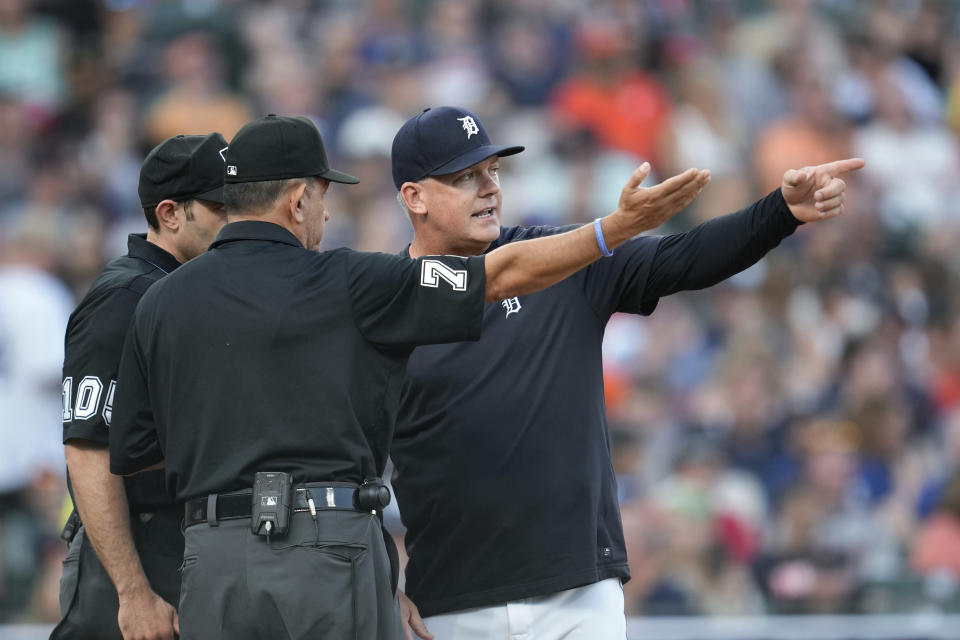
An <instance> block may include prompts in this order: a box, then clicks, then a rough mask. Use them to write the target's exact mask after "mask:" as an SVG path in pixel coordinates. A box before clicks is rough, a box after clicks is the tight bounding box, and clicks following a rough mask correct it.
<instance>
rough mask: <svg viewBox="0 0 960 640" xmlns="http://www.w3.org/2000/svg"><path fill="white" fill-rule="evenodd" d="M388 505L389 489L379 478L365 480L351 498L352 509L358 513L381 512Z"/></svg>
mask: <svg viewBox="0 0 960 640" xmlns="http://www.w3.org/2000/svg"><path fill="white" fill-rule="evenodd" d="M388 504H390V489H387V487H386V486H385V485H384V484H383V481H381V480H380V478H367V479H366V480H364V481H363V484H362V485H360V487H359V488H358V489H357V492H356V493H355V494H354V497H353V508H354V509H357V510H358V511H383V510H384V509H385V508H386V506H387V505H388Z"/></svg>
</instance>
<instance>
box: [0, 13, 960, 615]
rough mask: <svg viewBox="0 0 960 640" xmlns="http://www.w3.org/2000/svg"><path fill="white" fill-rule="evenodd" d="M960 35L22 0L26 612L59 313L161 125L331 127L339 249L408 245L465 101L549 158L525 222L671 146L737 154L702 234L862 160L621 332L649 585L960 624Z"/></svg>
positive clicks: (9, 491)
mask: <svg viewBox="0 0 960 640" xmlns="http://www.w3.org/2000/svg"><path fill="white" fill-rule="evenodd" d="M958 24H960V3H956V2H937V1H931V0H915V1H911V2H880V3H878V2H871V1H869V0H851V1H848V2H835V1H814V0H770V1H765V2H731V1H722V2H721V1H718V2H688V1H680V2H678V1H673V0H670V1H667V0H650V1H647V2H628V1H623V0H596V1H591V2H587V3H584V2H574V1H571V0H509V1H508V0H469V1H468V2H458V1H455V0H364V1H363V2H345V1H342V0H341V1H338V2H317V1H308V0H292V1H287V2H269V3H258V2H253V1H252V0H204V1H202V2H193V1H190V0H169V1H165V2H133V1H130V0H105V1H102V2H100V1H95V0H77V1H76V2H69V3H64V2H57V1H55V0H0V264H2V265H3V266H2V267H0V272H2V274H3V275H0V283H2V284H0V325H2V326H0V336H7V338H6V340H3V339H2V338H0V362H6V363H8V364H7V365H6V366H7V369H5V370H2V371H0V381H2V384H0V413H2V415H6V416H11V415H16V416H21V415H23V414H24V411H26V410H25V409H22V408H20V407H21V406H22V403H24V402H34V400H30V398H35V402H36V403H38V406H40V405H41V404H46V405H47V409H42V408H41V409H36V410H33V411H32V412H29V413H28V415H27V417H26V418H22V419H21V418H19V417H18V418H16V419H14V420H13V422H12V423H11V421H10V420H7V421H0V432H3V434H4V439H3V446H0V452H2V453H0V456H6V457H7V458H9V461H8V464H7V465H6V466H5V467H4V468H3V469H2V470H0V476H2V477H5V478H7V480H6V481H4V482H0V485H2V486H0V489H2V491H3V492H4V493H3V497H0V590H2V591H0V603H2V604H0V609H2V612H0V616H2V617H3V619H5V620H11V619H22V620H42V619H44V618H45V617H49V616H50V615H54V616H55V608H56V602H55V600H56V588H55V587H56V584H55V583H56V571H57V567H59V561H58V560H57V554H58V553H62V547H61V546H60V545H59V544H58V543H56V542H55V541H54V540H55V539H54V537H53V536H54V535H55V533H56V531H55V526H54V524H53V522H54V521H55V520H56V517H55V515H54V512H55V511H56V509H55V508H54V507H55V506H58V505H59V502H60V500H61V499H62V496H63V495H64V486H63V479H62V468H63V463H62V450H60V448H59V442H60V439H59V426H58V423H56V419H55V414H54V415H53V422H46V423H44V424H45V425H46V426H37V427H26V426H25V425H26V423H24V422H23V420H25V419H33V420H39V415H40V414H39V412H40V411H46V412H47V415H48V416H49V415H50V412H51V411H55V410H56V405H55V404H53V403H55V402H56V393H57V387H56V382H57V378H58V377H59V376H58V374H57V371H58V370H59V366H60V363H59V361H58V360H57V359H58V358H59V357H60V356H58V355H56V353H55V352H56V350H57V349H59V348H60V347H61V345H62V338H63V335H62V330H61V331H60V333H59V334H57V331H55V330H54V329H53V328H52V326H53V325H54V324H57V323H61V322H65V315H64V314H65V313H66V311H65V310H64V309H67V310H68V309H69V307H70V298H71V297H72V298H73V299H75V298H76V297H78V296H80V295H82V294H83V293H84V292H85V290H86V288H87V287H88V286H89V281H90V278H91V277H92V276H93V275H95V274H96V273H97V272H99V270H100V268H101V267H102V265H103V263H104V261H105V260H107V259H109V258H112V257H113V256H115V255H118V254H120V253H122V252H123V250H124V248H125V244H124V242H123V239H124V238H125V235H126V233H127V232H128V231H129V230H130V228H129V225H130V224H131V222H133V223H136V220H137V219H139V215H140V214H139V210H140V209H139V203H138V201H137V196H136V179H135V176H136V172H137V170H138V167H139V164H140V162H141V160H142V158H143V155H144V153H145V152H146V151H147V150H148V149H149V148H150V146H152V143H153V142H155V141H157V140H158V139H160V138H163V137H165V136H168V135H172V134H175V133H190V132H207V131H209V130H217V131H220V132H222V133H223V134H224V135H225V136H227V137H228V138H229V137H230V136H231V135H232V134H233V132H234V131H235V130H236V129H237V128H238V127H239V126H240V125H242V124H243V123H244V122H246V121H247V120H248V119H249V118H250V117H252V116H254V115H260V114H263V113H268V112H277V113H298V114H305V115H308V116H310V117H311V118H313V119H314V120H315V121H316V122H317V124H318V125H319V126H320V127H321V128H322V130H323V133H324V138H325V140H327V142H328V143H329V144H328V152H329V153H330V155H331V156H332V157H333V158H334V159H335V160H337V162H335V163H334V164H338V163H342V164H345V165H347V166H346V167H345V169H346V170H348V171H350V172H351V173H354V174H355V175H359V176H361V178H362V181H361V183H360V185H358V186H357V188H356V189H351V190H341V191H339V192H338V191H336V190H333V191H331V193H330V195H329V202H328V207H329V210H330V212H331V215H332V218H331V221H330V223H329V225H328V228H327V232H326V234H325V239H324V242H325V246H326V247H327V248H333V247H336V246H344V245H349V246H352V247H355V248H360V249H368V250H382V251H389V252H397V251H399V250H401V249H402V248H403V246H404V245H405V244H406V243H407V242H409V237H410V233H411V229H410V225H409V221H408V220H407V219H406V217H405V216H404V215H403V212H402V211H401V210H400V208H399V207H398V206H397V205H396V202H395V200H394V196H395V192H396V190H395V188H394V187H393V184H392V181H391V179H390V172H389V166H388V156H389V151H390V144H391V141H392V138H393V135H394V134H395V132H396V129H397V128H398V127H399V124H400V123H401V122H402V121H404V120H405V119H406V118H408V117H409V116H410V115H412V114H414V113H416V112H417V111H419V110H420V109H423V108H424V107H427V106H436V105H438V104H463V105H466V106H470V105H473V107H474V108H475V110H477V111H478V113H480V114H481V115H482V116H483V118H484V122H485V123H486V124H487V126H488V128H489V129H490V131H491V134H492V136H493V137H494V138H495V139H497V138H499V139H515V140H518V141H520V143H521V144H524V145H526V147H527V151H526V152H525V153H524V154H521V155H520V156H516V157H515V158H510V159H508V160H506V161H504V163H503V165H502V172H501V180H502V183H503V185H504V191H505V193H507V194H508V196H507V198H506V199H505V201H504V208H503V209H504V218H503V222H504V224H505V225H513V224H525V223H526V224H556V225H563V224H575V223H581V222H587V221H589V220H592V219H593V218H595V217H597V216H600V215H604V214H606V213H608V212H609V211H611V210H612V209H613V208H614V207H616V204H617V198H618V195H619V190H620V187H621V186H622V184H623V182H624V181H625V180H626V178H627V176H628V175H629V174H630V172H631V171H632V170H633V169H634V168H635V167H636V165H637V164H638V163H639V162H640V161H641V160H645V159H649V160H651V161H652V162H654V173H655V175H654V176H652V177H651V178H650V180H651V181H655V180H660V179H662V178H664V177H667V176H669V175H671V174H672V173H674V172H676V171H679V170H682V169H684V168H686V167H687V166H691V165H693V166H700V167H703V168H708V169H710V170H711V171H712V172H713V181H712V183H711V184H710V185H709V187H708V188H707V190H706V191H705V192H704V193H703V194H702V196H701V197H700V198H699V199H698V201H697V202H696V203H695V205H694V206H693V207H691V209H690V210H689V211H687V212H684V213H683V214H681V216H678V217H677V219H675V220H673V221H671V223H670V224H669V225H668V226H666V227H665V228H663V229H658V230H656V231H654V233H658V234H660V233H672V232H677V231H683V230H686V229H688V228H689V227H690V226H692V225H693V224H695V223H697V222H699V221H701V220H705V219H708V218H711V217H714V216H716V215H719V214H722V213H725V212H726V211H729V210H732V209H734V208H737V207H739V206H741V205H743V204H745V203H747V202H749V201H750V200H751V199H753V198H756V197H759V196H760V195H763V194H765V193H767V192H768V191H769V190H770V189H773V188H775V187H776V186H777V185H778V184H779V181H780V178H781V174H782V172H783V170H784V169H785V168H786V167H788V166H794V165H796V166H802V165H805V164H814V163H816V162H821V161H826V160H832V159H835V158H838V157H841V156H846V155H848V154H862V155H864V156H865V157H866V158H867V167H866V169H865V170H864V171H863V174H864V175H863V176H862V177H855V178H853V179H851V180H850V181H848V189H849V198H848V200H849V202H850V210H849V211H848V212H847V213H846V214H845V215H844V217H842V218H840V219H838V220H836V221H834V222H835V224H831V225H817V227H816V228H807V227H804V228H801V229H800V230H799V231H798V233H797V234H795V235H794V236H792V237H791V238H789V239H787V240H786V241H785V242H784V243H783V245H782V246H781V247H780V248H779V249H777V251H775V252H773V253H772V254H770V255H769V256H768V257H767V258H766V259H764V260H763V261H762V262H761V263H759V264H758V265H756V266H755V267H754V268H752V269H750V270H749V271H747V272H745V273H743V274H740V275H738V276H737V277H736V278H733V279H732V280H731V281H729V282H727V283H725V284H723V285H721V286H718V287H714V288H711V289H710V290H708V291H704V292H699V293H690V294H680V295H676V296H671V297H670V298H667V299H664V300H662V301H661V302H660V304H659V305H658V308H657V310H656V313H654V314H653V315H652V316H650V317H649V318H641V317H634V316H624V317H619V316H618V317H615V318H614V319H613V320H612V321H611V323H610V324H609V325H608V328H607V332H606V340H605V344H604V365H605V375H606V396H607V398H606V399H607V408H608V414H609V416H610V423H611V447H612V448H613V456H614V462H615V465H616V469H615V471H616V473H617V477H618V483H619V486H620V494H621V496H620V497H621V500H622V518H623V522H624V529H625V536H626V537H627V544H628V553H629V556H630V558H629V559H630V563H631V569H632V573H633V576H634V578H633V580H631V582H629V583H627V584H626V585H625V587H624V593H625V598H626V604H627V607H628V611H629V612H630V613H637V614H644V615H656V614H692V613H707V614H722V613H755V612H760V611H772V612H849V611H860V610H870V611H881V612H890V611H895V610H898V609H899V610H907V609H909V608H911V607H915V606H917V603H924V602H927V603H930V602H933V603H935V604H936V606H938V607H943V608H946V609H951V610H957V611H960V598H954V597H953V596H952V595H950V594H954V595H956V580H957V578H956V576H955V570H956V567H955V565H956V562H955V560H956V559H955V558H952V556H951V555H950V554H951V548H950V547H949V546H945V544H946V543H942V542H941V541H943V540H947V541H949V540H952V539H953V537H951V536H954V537H955V535H956V531H955V529H957V526H956V522H955V520H956V517H955V516H956V514H954V513H953V511H956V509H953V506H955V505H953V506H951V505H952V502H951V500H952V497H951V496H953V493H954V491H953V489H955V488H956V487H955V485H956V483H957V480H956V477H957V474H958V473H960V471H958V469H960V463H958V460H960V444H958V443H960V313H958V306H957V304H956V300H955V299H956V291H957V288H958V286H960V261H958V260H957V257H956V254H957V252H956V247H957V245H958V243H960V225H958V224H957V223H956V222H955V221H954V220H955V219H957V214H960V210H958V205H957V204H956V203H957V202H960V197H958V196H960V194H958V186H957V185H958V184H960V156H958V153H960V152H958V148H960V147H958V144H960V140H958V137H957V136H958V133H960V72H958V70H960V67H958V65H957V63H958V61H960V55H958V52H960V33H958V27H957V25H958ZM15 264H16V265H17V266H14V265H15ZM64 287H66V289H65V288H64ZM14 290H15V293H11V292H12V291H14ZM65 291H69V293H65ZM8 295H16V296H17V300H20V299H21V298H22V299H23V300H25V301H29V303H30V304H33V305H41V306H42V307H43V308H44V309H48V310H47V311H42V310H39V309H38V310H36V311H33V312H29V315H28V314H27V302H13V303H11V302H9V301H8V300H9V298H6V297H5V296H8ZM11 318H15V320H11ZM10 323H12V324H10ZM11 327H14V328H11ZM10 331H16V332H28V334H30V335H37V336H39V334H41V333H43V334H49V336H50V337H49V338H40V337H31V338H29V340H41V341H42V342H43V344H39V345H38V346H37V347H35V348H31V350H30V351H28V353H30V354H32V357H31V358H28V359H27V361H24V360H23V357H21V356H16V358H15V361H16V362H18V363H20V364H17V365H16V367H14V368H15V369H16V377H17V378H18V379H19V380H21V381H25V380H27V379H32V380H36V381H38V382H37V384H36V386H34V387H33V389H34V391H32V392H29V393H28V392H20V391H16V390H15V387H12V386H11V385H10V384H8V378H7V377H4V376H9V375H13V373H12V372H13V369H11V368H10V367H11V365H10V364H9V362H10V358H11V357H12V356H11V354H12V353H21V351H22V350H24V349H27V347H26V345H29V344H30V342H27V340H28V338H23V339H21V338H17V339H15V340H13V339H12V338H10V337H9V333H10ZM18 335H19V333H18ZM2 345H6V348H3V347H2ZM11 345H13V346H11ZM41 361H42V365H41ZM24 363H25V364H24ZM26 365H31V366H29V367H27V368H28V369H30V371H34V368H35V369H36V371H35V373H36V374H37V377H33V376H34V374H33V373H28V372H27V371H26V369H24V368H23V367H24V366H26ZM41 369H42V370H43V371H45V372H46V373H41ZM51 372H52V373H51ZM41 378H43V379H44V381H43V382H39V380H40V379H41ZM24 384H26V383H25V382H18V383H17V386H16V388H17V389H19V388H22V386H23V385H24ZM31 394H32V395H31ZM14 409H15V410H14ZM8 423H10V424H8ZM44 429H46V431H43V430H44ZM44 433H45V434H46V435H43V434H44ZM907 558H909V559H910V562H907V561H906V559H907ZM44 585H47V588H45V586H44ZM49 585H53V587H52V588H50V587H49ZM891 585H900V586H898V587H894V586H891ZM951 585H953V586H951ZM879 592H882V597H878V596H877V594H878V593H879ZM51 595H52V598H53V599H52V600H51ZM51 603H52V604H51ZM51 611H54V613H53V614H51V613H50V612H51Z"/></svg>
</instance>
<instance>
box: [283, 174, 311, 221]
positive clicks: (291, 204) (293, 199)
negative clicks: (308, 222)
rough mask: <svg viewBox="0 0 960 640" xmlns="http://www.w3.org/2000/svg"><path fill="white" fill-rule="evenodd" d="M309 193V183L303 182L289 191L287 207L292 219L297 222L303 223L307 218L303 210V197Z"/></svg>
mask: <svg viewBox="0 0 960 640" xmlns="http://www.w3.org/2000/svg"><path fill="white" fill-rule="evenodd" d="M306 193H307V183H306V182H301V183H300V184H298V185H297V186H295V187H293V188H292V189H290V190H289V191H288V192H287V209H288V211H289V215H290V219H291V220H293V221H294V222H296V223H297V224H303V222H304V220H305V219H306V217H305V214H304V212H303V197H304V196H305V195H306Z"/></svg>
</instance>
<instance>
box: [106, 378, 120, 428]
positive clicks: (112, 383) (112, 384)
mask: <svg viewBox="0 0 960 640" xmlns="http://www.w3.org/2000/svg"><path fill="white" fill-rule="evenodd" d="M116 389H117V381H116V380H111V381H110V387H109V388H108V389H107V399H106V400H104V401H103V421H104V422H105V423H107V426H108V427H109V426H110V420H111V419H112V418H113V392H114V391H116Z"/></svg>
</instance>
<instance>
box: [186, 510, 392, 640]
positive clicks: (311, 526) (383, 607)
mask: <svg viewBox="0 0 960 640" xmlns="http://www.w3.org/2000/svg"><path fill="white" fill-rule="evenodd" d="M184 536H185V539H186V546H185V548H184V553H183V577H182V582H181V587H180V607H179V613H180V637H181V639H182V640H215V639H220V638H222V639H223V640H246V639H249V640H280V639H288V640H298V639H300V638H304V639H306V638H311V639H315V638H331V639H338V640H339V639H343V640H381V639H383V640H393V639H397V640H402V638H403V637H404V635H403V628H402V626H401V622H400V609H399V606H398V604H397V598H396V595H395V594H394V592H393V586H392V584H391V582H392V581H391V574H390V560H389V558H388V556H387V551H386V548H385V546H384V543H383V535H382V533H381V529H380V521H379V520H378V519H377V517H376V516H374V515H372V514H370V513H363V512H359V511H352V510H340V509H331V510H319V511H317V520H316V522H314V520H313V519H312V518H311V517H310V514H309V513H305V512H300V513H294V514H292V516H291V519H290V528H289V531H288V532H287V533H286V535H284V536H282V537H281V536H271V538H270V541H269V542H268V541H267V538H266V537H264V536H256V535H253V534H252V533H251V532H250V519H249V518H240V519H236V520H221V521H219V522H217V523H216V525H215V526H210V525H209V524H207V523H200V524H196V525H193V526H191V527H188V528H187V529H186V531H185V532H184Z"/></svg>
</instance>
